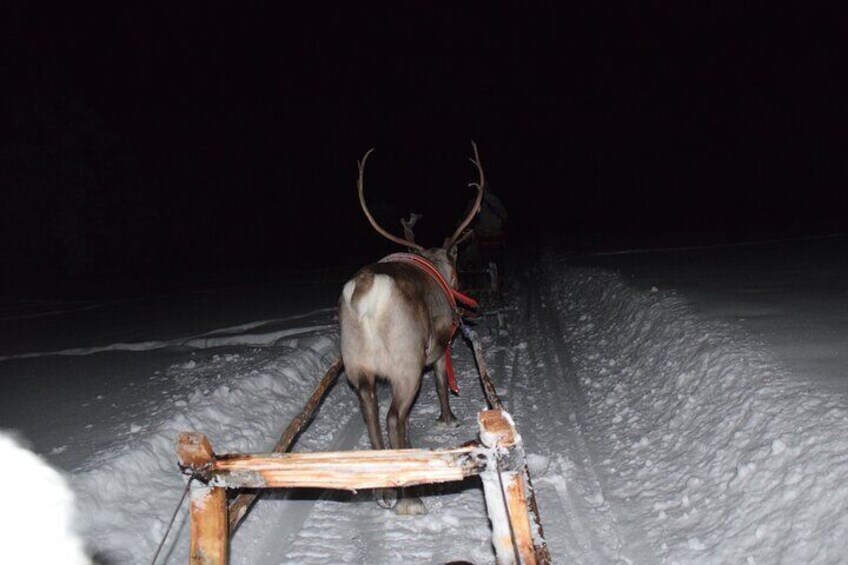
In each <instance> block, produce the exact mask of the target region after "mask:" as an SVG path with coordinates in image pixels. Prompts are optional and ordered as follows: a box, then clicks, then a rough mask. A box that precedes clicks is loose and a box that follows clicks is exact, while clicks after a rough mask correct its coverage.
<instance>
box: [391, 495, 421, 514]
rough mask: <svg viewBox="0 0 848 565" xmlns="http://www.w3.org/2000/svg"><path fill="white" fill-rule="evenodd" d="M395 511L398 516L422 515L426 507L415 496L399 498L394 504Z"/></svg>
mask: <svg viewBox="0 0 848 565" xmlns="http://www.w3.org/2000/svg"><path fill="white" fill-rule="evenodd" d="M395 513H396V514H398V515H400V516H423V515H424V514H426V513H427V507H426V506H424V502H423V501H422V500H421V499H420V498H418V497H417V496H412V497H406V498H401V499H400V500H398V503H397V505H396V506H395Z"/></svg>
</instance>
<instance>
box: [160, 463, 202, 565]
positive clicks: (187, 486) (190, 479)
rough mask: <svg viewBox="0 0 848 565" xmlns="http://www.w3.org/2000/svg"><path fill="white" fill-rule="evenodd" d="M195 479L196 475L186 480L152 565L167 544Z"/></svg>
mask: <svg viewBox="0 0 848 565" xmlns="http://www.w3.org/2000/svg"><path fill="white" fill-rule="evenodd" d="M193 480H194V475H192V476H190V477H189V478H188V481H186V486H185V488H184V489H183V495H182V496H181V497H180V501H179V502H178V503H177V507H176V508H175V509H174V515H173V516H171V521H170V522H169V523H168V529H167V530H165V535H164V536H163V537H162V541H160V542H159V547H157V548H156V553H155V554H154V555H153V560H152V561H151V562H150V565H156V559H157V558H158V557H159V552H161V551H162V548H163V547H164V546H165V540H166V539H168V534H170V533H171V528H173V527H174V520H176V519H177V513H179V511H180V507H182V505H183V501H184V500H185V499H186V496H187V495H188V490H189V488H190V487H191V481H193Z"/></svg>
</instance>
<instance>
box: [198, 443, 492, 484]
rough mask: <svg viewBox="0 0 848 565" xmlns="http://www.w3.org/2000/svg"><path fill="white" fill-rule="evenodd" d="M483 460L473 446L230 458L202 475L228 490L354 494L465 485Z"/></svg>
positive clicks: (224, 459)
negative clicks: (316, 490)
mask: <svg viewBox="0 0 848 565" xmlns="http://www.w3.org/2000/svg"><path fill="white" fill-rule="evenodd" d="M484 459H485V454H483V453H482V452H481V450H480V449H479V448H477V447H475V446H469V447H461V448H457V449H446V450H438V451H430V450H423V449H386V450H364V451H336V452H323V453H272V454H261V455H232V456H222V457H220V458H218V459H216V461H215V463H214V464H213V465H212V466H211V467H209V469H208V471H207V472H206V473H205V474H204V478H206V479H208V480H209V484H211V485H214V486H222V487H226V488H327V489H336V490H350V491H356V490H360V489H369V488H387V487H405V486H411V485H419V484H430V483H444V482H452V481H461V480H463V479H464V478H465V477H468V476H471V475H474V474H477V473H478V472H479V470H480V469H481V468H482V466H483V464H484Z"/></svg>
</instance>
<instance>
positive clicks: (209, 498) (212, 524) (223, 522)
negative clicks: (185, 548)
mask: <svg viewBox="0 0 848 565" xmlns="http://www.w3.org/2000/svg"><path fill="white" fill-rule="evenodd" d="M229 539H230V538H229V535H228V533H227V491H226V490H225V489H223V488H216V487H209V486H207V485H204V484H202V483H200V482H198V481H194V482H192V485H191V553H190V554H189V563H190V565H226V563H227V552H228V545H229Z"/></svg>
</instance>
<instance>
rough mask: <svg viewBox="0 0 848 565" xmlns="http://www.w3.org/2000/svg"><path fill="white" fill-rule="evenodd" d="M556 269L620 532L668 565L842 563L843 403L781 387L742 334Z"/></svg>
mask: <svg viewBox="0 0 848 565" xmlns="http://www.w3.org/2000/svg"><path fill="white" fill-rule="evenodd" d="M550 269H551V273H550V274H551V278H552V279H553V280H554V282H553V284H554V287H555V288H554V294H555V296H556V297H557V300H556V302H557V305H556V307H557V310H558V313H559V315H560V317H561V318H562V327H563V328H565V333H566V336H565V337H566V339H567V340H568V341H569V342H570V344H571V348H572V352H571V353H572V356H573V360H574V364H575V368H576V371H577V375H576V377H577V378H578V379H579V383H580V387H579V388H580V390H581V391H582V393H583V394H584V396H585V398H584V399H582V400H583V401H584V402H585V403H586V404H587V409H586V411H585V412H586V414H587V415H588V416H587V418H588V421H587V424H588V427H589V428H590V433H592V434H594V436H595V437H594V443H595V445H596V446H599V449H600V450H602V451H607V452H605V453H601V454H600V458H599V460H602V461H603V469H602V471H603V473H604V475H605V477H606V483H607V486H608V490H609V492H608V493H607V496H608V497H610V498H612V499H613V500H615V501H617V503H618V504H619V505H620V506H621V507H622V508H624V509H625V511H626V512H627V513H628V514H629V516H627V520H626V521H625V520H622V525H623V526H624V524H626V522H630V523H634V524H640V525H641V527H642V528H644V530H645V531H646V532H647V534H648V536H649V538H650V541H651V543H652V545H653V546H654V548H655V550H656V551H657V554H658V555H660V556H662V558H663V559H664V560H665V561H667V562H671V563H745V562H749V563H754V562H756V563H778V562H780V563H814V562H815V563H831V562H833V563H835V562H842V561H843V560H844V558H845V539H846V537H848V512H846V511H845V509H846V504H848V481H846V474H848V405H846V401H845V399H844V397H842V396H834V395H833V394H828V393H826V392H819V391H817V390H815V389H813V388H812V387H809V386H805V384H804V383H802V382H798V380H797V378H796V379H790V378H787V374H786V373H785V372H784V369H783V368H782V367H780V366H778V365H777V363H776V362H775V361H774V360H773V359H771V358H769V357H768V356H767V355H766V354H765V353H764V352H763V351H762V350H761V349H759V348H758V347H757V346H756V345H755V344H753V343H752V341H751V340H750V339H749V338H748V336H747V335H746V334H745V333H744V332H743V331H742V330H741V329H740V328H738V327H735V326H730V325H728V324H726V323H720V322H716V321H707V320H704V319H702V318H699V317H698V316H697V314H696V312H695V311H694V310H693V308H692V307H690V306H689V305H687V303H686V302H685V301H683V300H682V299H680V298H675V297H673V296H669V295H668V294H666V293H664V292H662V291H659V292H648V291H639V290H635V289H633V288H630V287H628V286H627V285H626V284H625V283H624V282H623V281H622V280H621V278H620V277H619V276H618V275H615V274H613V273H609V272H605V271H599V270H594V269H571V268H567V267H551V268H550ZM624 527H626V526H624Z"/></svg>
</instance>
